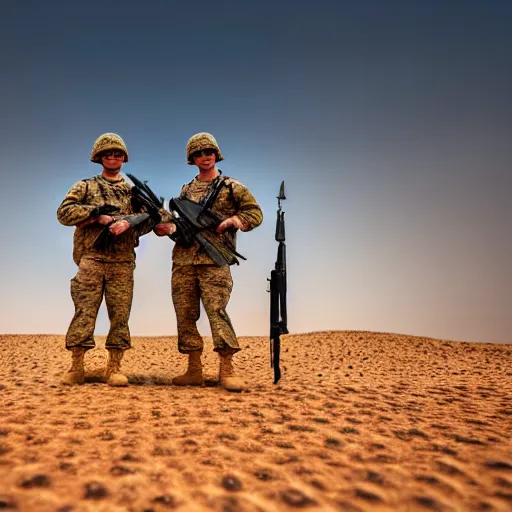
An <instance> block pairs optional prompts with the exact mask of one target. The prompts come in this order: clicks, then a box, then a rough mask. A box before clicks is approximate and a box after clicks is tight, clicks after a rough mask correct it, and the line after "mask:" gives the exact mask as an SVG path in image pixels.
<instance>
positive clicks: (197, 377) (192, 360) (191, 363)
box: [172, 350, 204, 386]
mask: <svg viewBox="0 0 512 512" xmlns="http://www.w3.org/2000/svg"><path fill="white" fill-rule="evenodd" d="M201 353H202V352H201V351H200V350H194V351H193V352H189V353H188V368H187V371H186V372H185V373H184V374H183V375H180V376H178V377H174V378H173V379H172V383H173V384H175V385H176V386H204V379H203V365H202V364H201Z"/></svg>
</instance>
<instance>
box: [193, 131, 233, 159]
mask: <svg viewBox="0 0 512 512" xmlns="http://www.w3.org/2000/svg"><path fill="white" fill-rule="evenodd" d="M202 149H214V150H215V152H216V158H215V161H216V162H220V161H221V160H224V157H223V156H222V153H221V152H220V148H219V145H218V144H217V141H216V140H215V137H214V136H213V135H212V134H211V133H206V132H201V133H196V134H195V135H192V137H190V139H189V140H188V142H187V163H188V164H189V165H194V160H193V158H192V155H193V154H194V153H195V152H196V151H201V150H202Z"/></svg>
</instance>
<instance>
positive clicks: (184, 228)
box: [126, 173, 246, 267]
mask: <svg viewBox="0 0 512 512" xmlns="http://www.w3.org/2000/svg"><path fill="white" fill-rule="evenodd" d="M126 175H127V176H128V177H129V178H130V179H131V180H132V181H133V183H134V184H135V186H134V187H133V189H132V191H133V194H134V197H135V198H136V199H138V200H139V201H140V203H141V204H142V205H143V206H144V207H145V208H146V210H147V211H148V212H149V214H150V215H152V216H156V215H157V214H158V215H159V213H158V212H159V211H160V210H163V211H164V212H165V213H167V214H169V215H170V216H171V217H172V219H173V222H174V223H175V224H176V232H175V233H173V234H172V235H167V236H168V237H169V238H170V239H171V240H173V241H174V242H176V243H177V244H179V245H182V246H184V247H190V246H192V244H193V243H194V241H196V242H198V243H199V245H200V246H201V247H202V248H203V249H204V250H205V252H206V254H208V256H209V257H210V258H211V259H212V260H213V262H214V263H215V264H216V265H217V266H219V267H222V266H223V265H226V264H227V265H232V264H234V263H236V264H237V265H238V264H239V261H238V259H237V256H238V257H240V258H242V259H244V260H245V259H246V258H244V257H243V256H242V255H241V254H239V253H238V252H236V250H235V248H234V247H233V245H232V244H231V243H230V242H229V240H227V239H225V238H220V237H219V236H218V235H217V234H216V233H215V229H216V228H217V226H218V225H219V224H220V223H221V222H222V221H223V220H224V217H222V215H220V214H218V213H217V212H214V211H213V210H211V206H212V205H213V203H214V202H215V200H216V198H217V195H218V194H219V192H220V188H221V187H222V186H223V185H224V183H223V180H219V182H217V183H214V184H213V186H212V188H211V189H210V192H209V193H208V195H207V196H206V197H205V198H204V200H203V201H202V202H201V203H196V202H194V201H191V200H190V199H188V198H186V197H184V198H172V199H170V200H169V210H170V211H167V210H165V209H164V208H163V203H164V199H163V198H160V199H159V198H158V197H157V196H156V194H155V193H154V192H153V191H152V190H151V189H150V188H149V186H148V184H147V181H145V182H141V181H139V180H138V179H137V178H136V177H135V176H133V174H128V173H127V174H126Z"/></svg>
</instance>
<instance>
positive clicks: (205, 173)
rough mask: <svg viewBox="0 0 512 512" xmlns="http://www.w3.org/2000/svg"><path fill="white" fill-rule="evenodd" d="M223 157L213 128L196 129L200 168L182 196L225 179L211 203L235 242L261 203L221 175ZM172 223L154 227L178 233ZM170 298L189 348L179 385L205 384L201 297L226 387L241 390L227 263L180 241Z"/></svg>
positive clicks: (195, 196)
mask: <svg viewBox="0 0 512 512" xmlns="http://www.w3.org/2000/svg"><path fill="white" fill-rule="evenodd" d="M221 160H223V157H222V153H221V151H220V149H219V146H218V144H217V141H216V140H215V138H214V137H213V135H211V134H209V133H197V134H195V135H193V136H192V137H191V138H190V140H189V141H188V143H187V163H188V164H189V165H196V166H197V168H198V170H199V174H198V175H197V176H196V177H195V178H194V179H193V180H192V181H191V182H190V183H188V184H187V185H183V187H182V189H181V194H180V197H187V198H188V199H191V200H192V201H196V202H199V201H200V200H201V199H202V198H203V197H205V196H206V195H207V194H208V191H209V189H210V187H211V186H213V185H214V184H216V183H217V180H224V184H225V186H224V187H223V188H222V189H221V192H220V193H219V195H218V197H217V200H216V202H215V203H214V205H213V207H212V209H213V210H214V211H216V212H218V213H220V214H221V215H223V216H224V220H223V221H222V222H221V223H220V224H219V226H218V227H217V232H218V233H219V234H220V233H223V235H222V236H228V237H229V238H230V241H231V242H232V244H233V245H234V244H235V234H236V231H237V230H240V231H250V230H252V229H254V228H255V227H257V226H259V225H260V224H261V222H262V220H263V214H262V211H261V208H260V206H259V205H258V203H257V202H256V200H255V199H254V197H253V195H252V194H251V192H250V191H249V189H248V188H247V187H246V186H244V185H243V184H242V183H240V182H239V181H237V180H234V179H233V178H228V177H224V176H222V172H221V171H220V169H218V168H217V165H216V164H217V162H219V161H221ZM175 230H176V226H175V225H174V224H172V223H170V224H169V223H160V224H158V225H157V226H155V230H154V231H155V233H156V234H157V235H159V236H164V235H168V234H172V233H174V231H175ZM172 261H173V264H172V284H171V289H172V299H173V304H174V309H175V311H176V319H177V324H178V350H179V352H180V353H182V354H188V369H187V371H186V372H185V374H184V375H180V376H178V377H174V378H173V379H172V382H173V383H174V384H176V385H178V386H187V385H189V386H202V385H203V384H204V378H203V371H202V364H201V353H202V351H203V340H202V338H201V336H200V334H199V331H198V330H197V326H196V322H197V320H199V315H200V302H199V301H200V300H202V302H203V306H204V308H205V310H206V313H207V315H208V320H209V322H210V327H211V331H212V338H213V344H214V347H215V348H214V350H215V351H216V352H218V353H219V357H220V365H219V380H220V383H221V385H222V386H223V387H224V388H225V389H227V390H228V391H241V390H242V389H243V387H244V383H243V381H242V380H241V379H240V378H239V377H237V376H236V375H235V372H234V368H233V362H232V357H233V354H235V353H236V352H238V351H239V350H240V346H239V344H238V341H237V339H236V334H235V331H234V329H233V326H232V325H231V321H230V319H229V316H228V314H227V312H226V307H227V304H228V301H229V298H230V295H231V290H232V287H233V280H232V278H231V272H230V269H229V266H228V265H225V266H223V267H218V266H216V265H215V264H214V263H213V261H212V260H211V259H210V257H209V256H208V255H207V254H206V253H205V252H204V251H203V250H201V248H200V246H199V244H198V243H197V242H195V243H194V245H193V246H192V247H188V248H187V247H183V246H181V245H179V244H176V245H175V246H174V249H173V254H172Z"/></svg>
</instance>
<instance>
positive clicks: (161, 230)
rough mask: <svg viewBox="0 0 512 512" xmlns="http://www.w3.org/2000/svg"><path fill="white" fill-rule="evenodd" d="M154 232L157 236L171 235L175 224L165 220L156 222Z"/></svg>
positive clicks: (174, 230) (174, 229)
mask: <svg viewBox="0 0 512 512" xmlns="http://www.w3.org/2000/svg"><path fill="white" fill-rule="evenodd" d="M154 231H155V234H156V235H158V236H166V235H172V234H173V233H175V232H176V224H174V222H166V223H163V224H157V225H156V226H155V228H154Z"/></svg>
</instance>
